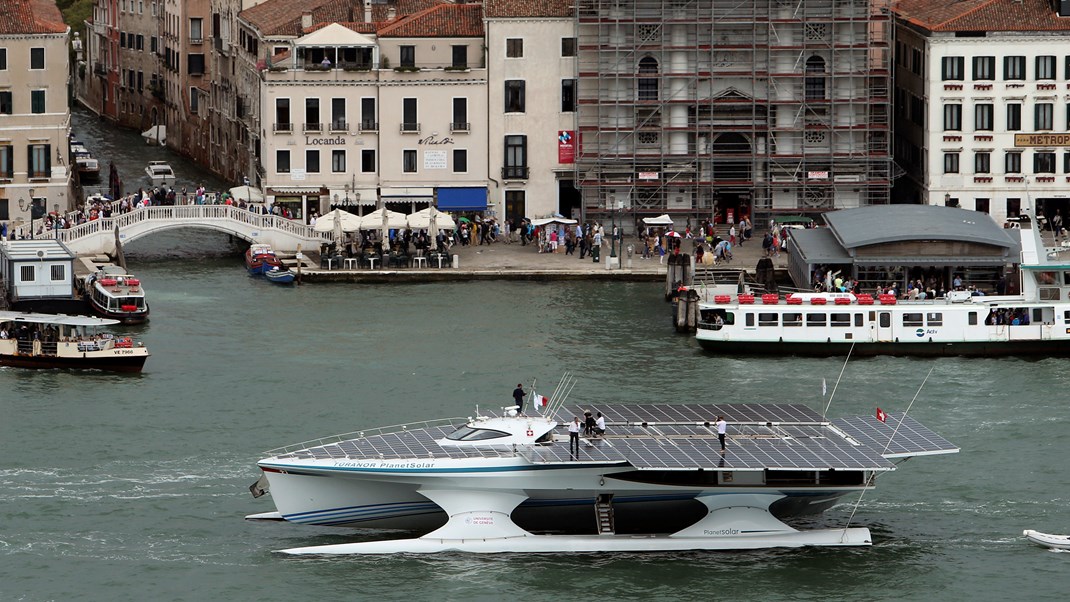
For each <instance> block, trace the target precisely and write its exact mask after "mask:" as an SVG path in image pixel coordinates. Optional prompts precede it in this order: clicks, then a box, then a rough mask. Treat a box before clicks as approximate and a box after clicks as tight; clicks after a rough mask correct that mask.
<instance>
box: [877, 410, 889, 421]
mask: <svg viewBox="0 0 1070 602" xmlns="http://www.w3.org/2000/svg"><path fill="white" fill-rule="evenodd" d="M877 420H880V421H881V422H888V415H887V414H885V413H884V410H882V409H880V408H877Z"/></svg>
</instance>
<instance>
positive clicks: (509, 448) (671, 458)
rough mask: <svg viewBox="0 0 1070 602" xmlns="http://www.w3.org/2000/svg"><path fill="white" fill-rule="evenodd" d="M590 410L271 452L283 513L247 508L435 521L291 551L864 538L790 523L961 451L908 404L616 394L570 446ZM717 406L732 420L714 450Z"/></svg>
mask: <svg viewBox="0 0 1070 602" xmlns="http://www.w3.org/2000/svg"><path fill="white" fill-rule="evenodd" d="M550 407H551V408H553V404H552V403H551V405H550ZM583 409H584V408H580V407H563V406H559V407H558V408H557V409H555V410H550V411H548V414H547V415H546V416H521V415H516V413H515V411H514V410H512V409H509V410H507V411H505V412H503V413H502V414H500V415H494V416H479V417H476V418H470V419H468V420H461V419H447V420H440V421H429V422H424V423H418V424H411V425H404V426H398V427H388V428H384V429H375V430H367V431H361V432H358V433H350V434H346V435H339V436H335V437H330V438H326V439H319V440H316V441H313V442H309V443H303V444H298V445H294V446H290V447H287V448H282V449H278V450H274V451H272V452H268V453H269V454H270V455H269V457H266V458H264V459H262V460H260V462H259V463H258V466H259V467H260V469H261V470H262V471H263V476H262V477H261V480H260V481H258V482H257V484H255V485H254V486H253V487H251V488H250V489H251V491H253V494H254V496H257V495H258V494H262V493H263V491H265V490H270V492H271V495H272V498H273V500H274V502H275V506H276V508H277V510H278V512H277V513H265V514H261V515H253V516H250V517H249V518H251V519H255V518H282V519H285V520H287V521H290V522H295V523H299V524H309V525H325V526H348V527H382V528H400V529H412V530H418V529H419V530H428V529H435V530H434V531H432V532H431V533H428V534H427V535H424V536H422V537H418V538H416V539H403V540H388V541H372V542H364V543H354V544H341V545H335V546H317V547H311V548H297V549H292V550H284V551H285V552H287V553H293V554H379V553H397V552H441V551H466V552H560V551H648V550H694V549H754V548H766V547H798V546H845V545H847V546H857V545H870V544H871V541H872V539H871V537H870V534H869V530H868V529H865V528H839V529H827V530H808V531H798V530H796V529H794V528H792V527H790V526H789V525H788V524H787V523H785V522H783V521H785V520H791V519H792V518H794V517H798V516H802V515H807V514H814V513H819V512H821V511H823V510H825V509H827V508H829V507H831V506H832V505H833V504H835V503H836V502H837V501H838V500H839V499H840V498H842V497H843V496H845V495H848V494H852V493H853V494H860V493H861V492H862V491H864V490H866V489H868V488H871V487H872V486H873V483H874V481H873V479H874V478H875V477H876V476H877V475H878V474H881V473H884V472H888V471H892V470H895V469H896V463H895V462H894V461H897V460H899V459H902V458H909V457H913V456H921V455H931V454H945V453H955V452H957V451H958V449H957V448H956V447H955V446H954V445H952V444H951V443H949V442H947V441H946V440H944V439H942V438H941V437H939V436H938V435H936V434H935V433H933V432H932V431H930V430H928V429H926V428H925V427H924V426H922V425H920V424H919V423H917V422H916V421H914V420H913V419H910V418H904V417H902V416H893V417H890V418H888V419H887V423H885V422H880V421H878V420H877V419H875V418H873V417H868V416H857V417H849V418H840V419H837V420H831V421H830V420H825V419H824V418H822V417H821V415H820V414H818V413H816V412H814V411H812V410H810V409H809V408H807V407H805V406H801V405H790V404H771V405H765V404H762V405H758V404H688V405H671V404H640V405H631V404H629V405H623V404H619V403H614V404H613V405H609V406H605V407H599V406H597V405H592V406H588V407H587V409H590V410H592V411H595V412H601V413H602V414H603V415H604V416H605V417H606V418H607V433H606V434H605V435H604V436H603V437H584V441H583V444H582V445H581V446H580V448H579V450H578V451H573V450H572V449H571V445H570V441H569V432H568V427H567V426H566V425H567V424H568V423H569V422H571V421H572V417H573V416H581V415H583ZM719 415H723V416H726V417H728V419H729V420H730V421H731V428H730V434H729V436H728V442H727V450H725V451H724V452H723V453H722V452H721V449H720V444H719V442H718V438H717V430H716V424H715V420H716V417H717V416H719ZM900 423H901V424H900ZM897 425H898V426H899V428H898V430H897V429H896V426H897ZM893 432H895V436H894V439H893V438H892V434H893ZM545 533H566V535H545ZM634 534H646V535H647V536H646V537H637V536H635V535H634Z"/></svg>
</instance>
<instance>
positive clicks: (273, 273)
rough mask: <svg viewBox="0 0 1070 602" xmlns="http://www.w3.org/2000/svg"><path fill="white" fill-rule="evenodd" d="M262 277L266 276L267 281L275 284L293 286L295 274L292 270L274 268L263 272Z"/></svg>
mask: <svg viewBox="0 0 1070 602" xmlns="http://www.w3.org/2000/svg"><path fill="white" fill-rule="evenodd" d="M264 276H267V279H268V280H270V281H272V282H274V283H276V284H293V282H294V278H296V277H297V274H296V273H294V271H293V270H290V269H286V270H284V269H282V268H277V267H276V268H271V269H270V270H268V271H266V272H264Z"/></svg>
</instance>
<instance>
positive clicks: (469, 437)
mask: <svg viewBox="0 0 1070 602" xmlns="http://www.w3.org/2000/svg"><path fill="white" fill-rule="evenodd" d="M508 436H509V433H506V432H504V431H495V430H492V429H474V428H472V427H470V426H462V427H461V428H459V429H457V430H455V431H453V432H452V433H450V434H448V435H446V438H447V439H449V440H450V441H486V440H487V439H500V438H502V437H508Z"/></svg>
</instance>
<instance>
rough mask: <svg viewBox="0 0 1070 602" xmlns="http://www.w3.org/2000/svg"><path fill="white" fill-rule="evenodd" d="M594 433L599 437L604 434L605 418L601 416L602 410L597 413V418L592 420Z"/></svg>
mask: <svg viewBox="0 0 1070 602" xmlns="http://www.w3.org/2000/svg"><path fill="white" fill-rule="evenodd" d="M594 434H595V435H597V436H599V437H604V436H605V435H606V419H605V418H603V417H602V412H599V413H598V418H596V419H595V421H594Z"/></svg>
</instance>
